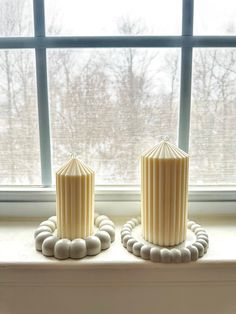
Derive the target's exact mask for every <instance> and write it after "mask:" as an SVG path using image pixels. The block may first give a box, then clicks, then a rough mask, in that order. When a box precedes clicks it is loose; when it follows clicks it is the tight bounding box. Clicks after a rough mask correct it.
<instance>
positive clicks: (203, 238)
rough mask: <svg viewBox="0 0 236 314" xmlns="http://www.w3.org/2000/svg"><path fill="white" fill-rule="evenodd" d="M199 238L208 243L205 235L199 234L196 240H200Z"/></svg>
mask: <svg viewBox="0 0 236 314" xmlns="http://www.w3.org/2000/svg"><path fill="white" fill-rule="evenodd" d="M200 239H202V240H205V241H206V242H207V244H208V245H209V239H208V237H206V236H204V235H202V234H201V235H200V236H197V241H198V240H200Z"/></svg>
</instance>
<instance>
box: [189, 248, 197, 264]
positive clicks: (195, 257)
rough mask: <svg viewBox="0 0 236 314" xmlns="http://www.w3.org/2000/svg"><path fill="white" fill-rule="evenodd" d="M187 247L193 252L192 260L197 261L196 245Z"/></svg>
mask: <svg viewBox="0 0 236 314" xmlns="http://www.w3.org/2000/svg"><path fill="white" fill-rule="evenodd" d="M187 249H189V251H190V252H191V260H192V261H196V260H197V259H198V249H197V248H196V246H193V245H188V246H187Z"/></svg>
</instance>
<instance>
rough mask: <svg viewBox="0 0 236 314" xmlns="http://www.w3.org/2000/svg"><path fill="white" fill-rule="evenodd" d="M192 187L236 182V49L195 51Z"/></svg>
mask: <svg viewBox="0 0 236 314" xmlns="http://www.w3.org/2000/svg"><path fill="white" fill-rule="evenodd" d="M193 65H194V68H193V95H192V96H193V99H192V115H191V134H190V135H191V137H190V155H191V171H190V174H191V178H190V179H191V183H192V184H219V185H224V184H235V182H236V162H235V160H236V149H235V147H236V124H235V121H236V105H235V104H236V90H235V86H236V49H195V51H194V64H193Z"/></svg>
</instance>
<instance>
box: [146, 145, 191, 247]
mask: <svg viewBox="0 0 236 314" xmlns="http://www.w3.org/2000/svg"><path fill="white" fill-rule="evenodd" d="M188 167H189V156H188V154H187V153H185V152H184V151H182V150H181V149H179V148H178V147H177V146H175V145H174V144H172V143H170V142H169V141H166V140H163V141H161V143H160V144H159V145H157V146H154V147H153V148H152V149H151V150H149V151H147V152H146V153H144V154H143V155H142V156H141V215H142V232H143V237H144V239H145V240H147V241H149V242H152V243H154V244H158V245H162V246H172V245H176V244H179V243H181V242H183V241H184V240H185V238H186V232H187V207H188Z"/></svg>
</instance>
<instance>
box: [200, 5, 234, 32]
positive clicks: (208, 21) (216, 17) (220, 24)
mask: <svg viewBox="0 0 236 314" xmlns="http://www.w3.org/2000/svg"><path fill="white" fill-rule="evenodd" d="M194 13H195V15H194V34H196V35H235V34H236V22H235V16H236V2H235V0H224V1H222V0H197V1H194Z"/></svg>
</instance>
